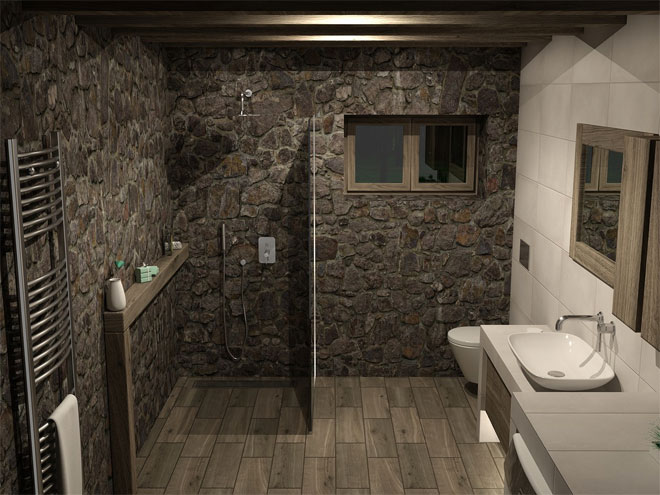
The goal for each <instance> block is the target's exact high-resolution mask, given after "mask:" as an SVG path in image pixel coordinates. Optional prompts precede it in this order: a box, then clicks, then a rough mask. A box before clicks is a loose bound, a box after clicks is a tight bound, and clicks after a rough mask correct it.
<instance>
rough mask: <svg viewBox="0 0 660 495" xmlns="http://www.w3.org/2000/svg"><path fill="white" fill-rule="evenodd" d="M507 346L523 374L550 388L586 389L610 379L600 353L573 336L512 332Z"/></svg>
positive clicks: (610, 369)
mask: <svg viewBox="0 0 660 495" xmlns="http://www.w3.org/2000/svg"><path fill="white" fill-rule="evenodd" d="M509 346H510V347H511V350H512V351H513V354H514V355H515V356H516V359H518V362H519V363H520V366H522V368H523V370H525V371H526V372H527V375H528V376H529V377H530V378H531V379H532V380H533V381H534V382H536V383H537V384H539V385H541V386H542V387H545V388H549V389H551V390H573V391H575V390H590V389H593V388H598V387H601V386H603V385H605V384H606V383H608V382H609V381H610V380H612V378H614V371H613V370H612V368H610V366H609V365H608V364H607V363H606V362H605V361H604V360H603V358H602V357H601V356H600V354H598V353H597V352H596V351H595V350H594V349H593V348H592V347H591V346H590V345H589V344H587V343H586V342H585V341H584V340H582V339H581V338H579V337H576V336H575V335H571V334H567V333H560V332H543V333H515V334H512V335H509Z"/></svg>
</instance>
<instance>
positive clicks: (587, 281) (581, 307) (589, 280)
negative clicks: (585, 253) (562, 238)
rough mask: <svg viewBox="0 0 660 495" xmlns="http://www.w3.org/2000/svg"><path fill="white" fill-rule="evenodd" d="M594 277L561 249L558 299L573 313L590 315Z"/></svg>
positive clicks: (594, 303)
mask: <svg viewBox="0 0 660 495" xmlns="http://www.w3.org/2000/svg"><path fill="white" fill-rule="evenodd" d="M596 280H597V279H596V277H594V276H593V275H592V274H591V273H589V272H588V271H587V270H585V269H584V268H582V267H581V266H580V265H578V264H577V263H576V262H575V261H573V260H572V259H571V258H570V257H569V255H568V253H566V252H563V251H562V258H561V283H560V289H559V300H560V301H561V302H562V304H564V305H565V306H566V307H567V308H568V309H570V311H571V312H572V313H573V314H580V315H592V314H594V313H595V312H594V309H595V305H596Z"/></svg>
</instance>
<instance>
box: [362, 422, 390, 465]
mask: <svg viewBox="0 0 660 495" xmlns="http://www.w3.org/2000/svg"><path fill="white" fill-rule="evenodd" d="M364 431H365V436H366V444H367V454H368V455H369V457H396V455H397V451H396V441H395V439H394V429H393V428H392V420H391V419H388V418H373V419H365V420H364Z"/></svg>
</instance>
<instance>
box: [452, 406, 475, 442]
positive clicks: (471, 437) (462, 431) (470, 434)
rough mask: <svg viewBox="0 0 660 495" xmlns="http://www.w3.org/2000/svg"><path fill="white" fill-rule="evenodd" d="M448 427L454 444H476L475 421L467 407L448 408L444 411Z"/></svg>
mask: <svg viewBox="0 0 660 495" xmlns="http://www.w3.org/2000/svg"><path fill="white" fill-rule="evenodd" d="M445 412H446V413H447V419H449V425H450V426H451V430H452V432H453V433H454V439H455V440H456V443H476V442H478V441H479V433H478V431H477V420H476V419H475V418H474V415H473V414H472V409H470V408H469V407H448V408H446V409H445Z"/></svg>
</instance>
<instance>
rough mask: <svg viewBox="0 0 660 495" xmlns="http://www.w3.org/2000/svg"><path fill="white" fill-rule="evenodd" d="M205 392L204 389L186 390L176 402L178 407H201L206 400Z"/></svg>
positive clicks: (182, 391)
mask: <svg viewBox="0 0 660 495" xmlns="http://www.w3.org/2000/svg"><path fill="white" fill-rule="evenodd" d="M205 392H206V391H205V390H204V389H202V388H184V389H183V390H181V392H180V393H179V397H178V398H177V400H176V403H175V406H176V407H199V406H200V405H201V404H202V400H203V399H204V394H205Z"/></svg>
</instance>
